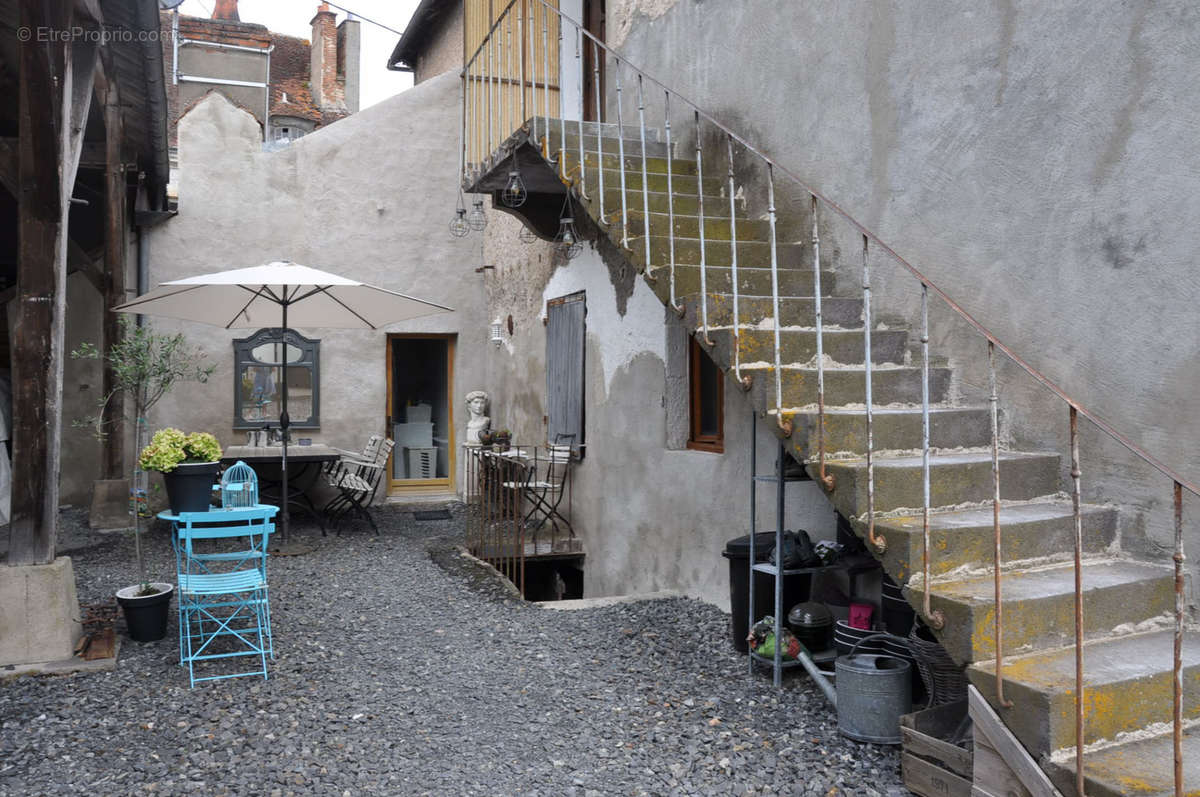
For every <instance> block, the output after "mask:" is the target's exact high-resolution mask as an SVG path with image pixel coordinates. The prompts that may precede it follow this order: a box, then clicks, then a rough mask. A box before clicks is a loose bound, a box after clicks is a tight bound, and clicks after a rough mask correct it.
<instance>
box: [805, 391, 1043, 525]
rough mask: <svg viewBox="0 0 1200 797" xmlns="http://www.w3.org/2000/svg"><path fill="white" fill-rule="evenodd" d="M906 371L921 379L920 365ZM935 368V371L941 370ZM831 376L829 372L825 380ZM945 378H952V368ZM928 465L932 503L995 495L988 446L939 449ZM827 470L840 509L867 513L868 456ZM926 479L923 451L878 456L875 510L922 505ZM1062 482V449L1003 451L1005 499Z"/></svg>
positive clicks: (1027, 496) (954, 503) (831, 464)
mask: <svg viewBox="0 0 1200 797" xmlns="http://www.w3.org/2000/svg"><path fill="white" fill-rule="evenodd" d="M905 370H912V371H913V372H914V376H915V378H916V379H919V378H920V369H917V368H914V369H905ZM931 370H932V371H934V372H936V371H937V370H940V369H931ZM879 373H886V371H880V372H879ZM828 376H829V372H828V371H827V372H826V384H827V385H828ZM946 378H947V380H948V378H949V374H948V373H947V374H946ZM931 381H932V374H931ZM931 387H932V385H931ZM918 393H919V387H918ZM929 469H930V474H929V483H930V505H931V506H933V507H941V506H947V507H949V506H957V505H959V504H964V503H975V502H982V501H985V500H991V498H992V455H991V452H990V451H987V452H983V451H980V452H974V451H972V452H964V453H949V454H938V455H936V456H933V457H931V458H930V465H929ZM826 470H827V472H832V473H833V476H834V479H835V483H834V488H833V493H832V497H833V502H834V504H835V505H836V506H837V508H838V509H839V510H841V511H842V512H843V513H844V514H846V515H847V516H848V517H852V518H853V517H857V516H858V515H860V514H862V513H864V512H865V511H866V508H867V462H866V459H865V458H862V459H853V460H835V461H833V462H828V463H826ZM922 482H923V473H922V467H921V457H920V456H902V457H891V456H880V457H876V459H875V511H876V512H892V511H894V510H897V509H902V508H914V507H920V506H921V504H922ZM1058 487H1059V455H1058V454H1056V453H1027V452H1020V451H1002V452H1001V453H1000V498H1001V499H1002V500H1003V499H1008V500H1014V501H1026V500H1029V499H1032V498H1038V497H1041V496H1045V495H1050V494H1053V493H1056V492H1058Z"/></svg>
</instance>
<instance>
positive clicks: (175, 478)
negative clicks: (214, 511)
mask: <svg viewBox="0 0 1200 797" xmlns="http://www.w3.org/2000/svg"><path fill="white" fill-rule="evenodd" d="M220 459H221V445H220V443H218V442H217V438H215V437H213V436H212V435H211V434H209V433H208V432H193V433H191V434H185V433H183V432H181V431H180V430H178V429H173V428H170V427H168V428H166V429H159V430H158V431H157V432H155V433H154V437H152V438H151V439H150V445H148V446H146V447H145V448H143V449H142V452H141V454H140V455H139V456H138V465H139V467H141V468H142V470H156V471H158V472H159V473H161V474H162V475H163V482H164V484H165V485H166V488H167V500H168V502H170V504H171V511H172V512H174V513H175V514H179V513H180V512H203V511H205V510H206V509H208V506H209V502H210V500H211V498H212V488H213V483H214V482H215V481H216V478H217V471H218V470H219V469H220V462H219V460H220Z"/></svg>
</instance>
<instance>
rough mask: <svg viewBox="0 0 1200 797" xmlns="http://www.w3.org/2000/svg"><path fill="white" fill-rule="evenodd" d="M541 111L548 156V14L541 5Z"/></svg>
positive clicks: (544, 150) (545, 153)
mask: <svg viewBox="0 0 1200 797" xmlns="http://www.w3.org/2000/svg"><path fill="white" fill-rule="evenodd" d="M542 112H543V113H544V114H545V117H544V119H543V121H544V122H545V128H546V130H545V134H544V135H545V138H544V139H543V141H542V156H543V157H546V158H548V159H549V156H550V15H549V13H548V12H547V10H546V7H545V6H543V7H542Z"/></svg>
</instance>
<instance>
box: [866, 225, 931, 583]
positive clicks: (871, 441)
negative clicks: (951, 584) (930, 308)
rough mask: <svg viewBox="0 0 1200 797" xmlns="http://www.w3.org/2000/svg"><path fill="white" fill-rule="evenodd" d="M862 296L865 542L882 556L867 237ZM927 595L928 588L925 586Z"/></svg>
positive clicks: (869, 264) (882, 540)
mask: <svg viewBox="0 0 1200 797" xmlns="http://www.w3.org/2000/svg"><path fill="white" fill-rule="evenodd" d="M862 244H863V248H862V260H863V267H862V292H863V367H864V369H865V371H866V396H865V399H866V406H867V542H868V543H869V544H870V545H871V547H872V548H874V549H875V550H876V551H878V552H880V553H882V552H883V551H884V550H885V549H886V547H887V543H886V542H884V539H883V537H876V536H875V458H874V456H875V452H874V448H875V418H874V416H875V410H874V407H873V403H874V397H873V396H872V395H871V387H872V385H871V379H872V375H871V370H872V369H871V261H870V256H869V255H870V253H869V252H868V251H867V236H865V235H864V236H863V237H862ZM925 590H926V592H928V591H929V585H928V584H926V585H925Z"/></svg>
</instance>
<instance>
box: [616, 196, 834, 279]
mask: <svg viewBox="0 0 1200 797" xmlns="http://www.w3.org/2000/svg"><path fill="white" fill-rule="evenodd" d="M618 196H619V195H618ZM629 201H630V203H631V205H632V206H634V207H636V208H637V209H636V210H634V209H632V207H631V208H630V209H629V210H628V211H627V215H628V216H629V237H630V239H633V238H637V239H638V240H641V236H642V235H643V234H644V232H645V229H646V226H645V223H644V221H643V219H644V218H645V214H644V213H643V212H642V194H641V192H640V191H639V192H637V193H636V195H630V199H629ZM711 204H712V203H711V202H709V201H708V200H707V199H706V200H705V202H704V240H705V252H707V251H708V245H709V244H712V243H714V242H717V241H719V242H721V243H722V244H723V246H722V249H728V248H729V243H728V242H729V241H731V240H732V239H733V238H732V236H733V233H734V232H735V231H736V232H737V239H738V242H739V243H741V242H743V241H747V242H753V241H757V242H759V243H769V242H770V240H771V239H770V234H771V225H770V223H769V222H766V221H763V220H762V219H745V218H740V219H736V220H735V223H736V230H735V226H734V225H731V224H730V221H729V215H728V213H726V215H725V216H724V217H716V218H711V217H709V215H708V212H709V208H710V205H711ZM725 207H726V210H728V208H729V203H728V201H727V200H725ZM612 220H613V225H612V227H611V229H610V231H609V234H608V235H609V237H610V238H612V239H613V240H619V239H620V237H621V225H620V220H621V214H620V213H619V212H618V213H616V214H615V215H614V216H612ZM670 222H671V217H670V216H669V215H667V214H666V213H655V212H654V211H651V212H650V235H651V237H652V238H653V237H659V236H666V235H667V231H668V230H671V229H674V230H675V236H676V237H677V238H694V239H695V240H697V241H699V240H700V217H699V216H698V215H685V214H682V213H676V214H675V219H674V222H675V224H674V227H672V226H671V223H670ZM781 243H782V242H781ZM738 255H739V258H740V256H741V249H739V250H738ZM738 265H739V266H740V265H741V260H740V259H739V261H738ZM810 267H811V264H810Z"/></svg>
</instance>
